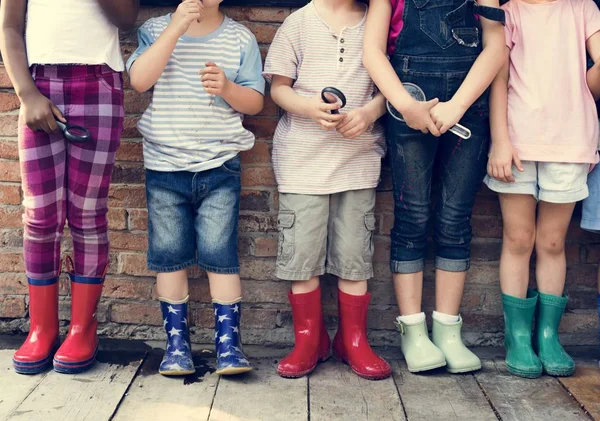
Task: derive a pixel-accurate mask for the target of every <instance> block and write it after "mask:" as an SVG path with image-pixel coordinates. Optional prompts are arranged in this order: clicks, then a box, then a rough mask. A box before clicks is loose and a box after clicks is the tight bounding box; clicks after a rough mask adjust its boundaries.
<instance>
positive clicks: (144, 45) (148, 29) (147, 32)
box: [125, 19, 156, 72]
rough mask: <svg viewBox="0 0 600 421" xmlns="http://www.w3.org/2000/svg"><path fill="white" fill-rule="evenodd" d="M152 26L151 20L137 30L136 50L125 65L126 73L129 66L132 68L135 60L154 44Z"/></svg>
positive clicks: (154, 38) (129, 68)
mask: <svg viewBox="0 0 600 421" xmlns="http://www.w3.org/2000/svg"><path fill="white" fill-rule="evenodd" d="M153 26H154V23H153V22H152V19H150V20H148V21H146V22H145V23H144V24H143V25H142V26H140V28H139V29H138V32H137V35H138V48H136V50H135V51H134V52H133V54H132V55H131V57H129V60H127V64H126V65H125V67H126V68H127V72H129V71H130V70H131V66H133V63H134V62H135V61H136V60H137V58H138V57H139V56H141V55H142V54H144V52H145V51H146V50H147V49H148V48H150V46H151V45H152V44H154V41H156V37H155V36H154V34H153V31H152V28H153Z"/></svg>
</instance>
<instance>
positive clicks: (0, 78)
mask: <svg viewBox="0 0 600 421" xmlns="http://www.w3.org/2000/svg"><path fill="white" fill-rule="evenodd" d="M0 88H12V82H11V81H10V78H9V77H8V73H6V68H5V67H4V66H3V65H2V66H0Z"/></svg>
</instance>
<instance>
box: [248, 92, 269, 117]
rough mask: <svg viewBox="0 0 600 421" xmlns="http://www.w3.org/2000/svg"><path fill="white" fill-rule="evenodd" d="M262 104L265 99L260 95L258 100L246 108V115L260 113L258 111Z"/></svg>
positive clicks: (260, 109)
mask: <svg viewBox="0 0 600 421" xmlns="http://www.w3.org/2000/svg"><path fill="white" fill-rule="evenodd" d="M264 105H265V99H264V97H263V96H262V95H261V97H260V100H257V101H256V103H255V104H253V106H252V107H250V108H249V109H248V113H247V115H250V116H255V115H258V114H260V112H261V111H262V110H263V108H264Z"/></svg>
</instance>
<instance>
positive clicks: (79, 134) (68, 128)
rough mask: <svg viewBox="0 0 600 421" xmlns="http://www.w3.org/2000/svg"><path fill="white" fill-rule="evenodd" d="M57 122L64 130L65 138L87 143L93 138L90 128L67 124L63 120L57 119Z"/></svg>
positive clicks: (74, 141)
mask: <svg viewBox="0 0 600 421" xmlns="http://www.w3.org/2000/svg"><path fill="white" fill-rule="evenodd" d="M56 124H57V125H58V127H59V128H60V130H61V131H62V132H63V135H64V136H65V138H66V139H67V140H69V141H71V142H73V143H85V142H87V141H88V140H90V139H91V138H92V134H91V133H90V131H89V130H88V129H86V128H85V127H81V126H76V125H74V124H69V123H67V124H65V123H63V122H62V121H58V120H57V121H56Z"/></svg>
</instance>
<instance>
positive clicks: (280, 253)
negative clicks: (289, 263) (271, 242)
mask: <svg viewBox="0 0 600 421" xmlns="http://www.w3.org/2000/svg"><path fill="white" fill-rule="evenodd" d="M295 221H296V214H295V213H294V212H292V211H281V212H279V216H278V218H277V228H278V229H279V244H278V248H277V258H278V259H279V260H289V259H290V258H291V257H292V255H293V254H294V237H295V235H294V231H295V228H294V222H295Z"/></svg>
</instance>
